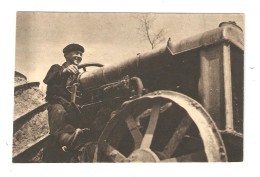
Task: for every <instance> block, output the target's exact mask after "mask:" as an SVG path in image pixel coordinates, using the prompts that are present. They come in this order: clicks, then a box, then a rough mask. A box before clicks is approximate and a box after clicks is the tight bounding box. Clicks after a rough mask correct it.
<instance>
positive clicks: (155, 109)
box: [141, 103, 161, 148]
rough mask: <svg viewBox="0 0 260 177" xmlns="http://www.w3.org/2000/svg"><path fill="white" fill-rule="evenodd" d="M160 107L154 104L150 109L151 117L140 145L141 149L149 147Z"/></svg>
mask: <svg viewBox="0 0 260 177" xmlns="http://www.w3.org/2000/svg"><path fill="white" fill-rule="evenodd" d="M160 107H161V106H160V104H159V103H155V104H154V105H153V107H152V113H151V117H150V120H149V124H148V127H147V129H146V132H145V135H144V138H143V141H142V144H141V148H150V145H151V143H152V140H153V134H154V131H155V128H156V125H157V121H158V118H159V113H160Z"/></svg>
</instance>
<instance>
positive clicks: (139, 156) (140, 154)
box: [128, 148, 160, 162]
mask: <svg viewBox="0 0 260 177" xmlns="http://www.w3.org/2000/svg"><path fill="white" fill-rule="evenodd" d="M128 159H129V160H130V162H159V161H160V159H159V158H158V157H157V155H156V154H155V153H154V152H153V151H151V150H150V149H146V148H145V149H137V150H135V151H134V152H133V153H132V154H130V155H129V157H128Z"/></svg>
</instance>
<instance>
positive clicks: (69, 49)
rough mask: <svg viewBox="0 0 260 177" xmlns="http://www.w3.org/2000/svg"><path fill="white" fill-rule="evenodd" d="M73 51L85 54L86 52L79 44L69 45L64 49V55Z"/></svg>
mask: <svg viewBox="0 0 260 177" xmlns="http://www.w3.org/2000/svg"><path fill="white" fill-rule="evenodd" d="M72 51H81V52H82V53H83V52H84V51H85V50H84V47H82V46H81V45H79V44H69V45H67V46H66V47H65V48H64V49H63V53H64V54H65V53H69V52H72Z"/></svg>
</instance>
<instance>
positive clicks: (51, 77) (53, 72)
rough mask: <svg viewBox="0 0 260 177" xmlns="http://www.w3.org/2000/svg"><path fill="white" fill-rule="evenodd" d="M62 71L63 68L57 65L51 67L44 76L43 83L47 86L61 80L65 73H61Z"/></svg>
mask: <svg viewBox="0 0 260 177" xmlns="http://www.w3.org/2000/svg"><path fill="white" fill-rule="evenodd" d="M63 69H64V68H63V67H62V66H60V65H58V64H56V65H52V66H51V68H50V69H49V71H48V73H47V74H46V76H45V78H44V80H43V82H44V83H45V84H47V85H48V84H50V83H54V82H55V81H57V80H59V79H61V78H62V77H64V75H65V73H63Z"/></svg>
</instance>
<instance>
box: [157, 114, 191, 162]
mask: <svg viewBox="0 0 260 177" xmlns="http://www.w3.org/2000/svg"><path fill="white" fill-rule="evenodd" d="M190 125H191V119H190V118H189V116H188V115H187V114H185V116H184V117H183V118H182V120H181V122H180V124H179V125H178V127H177V128H176V131H175V132H174V134H173V136H172V137H171V139H170V140H169V142H168V144H167V145H166V146H165V147H164V150H163V151H162V152H163V154H165V155H166V156H167V157H171V156H172V154H173V153H174V152H175V150H176V149H177V147H178V145H179V144H180V142H181V140H182V139H183V137H184V135H185V134H186V132H187V130H188V129H189V127H190Z"/></svg>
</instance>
